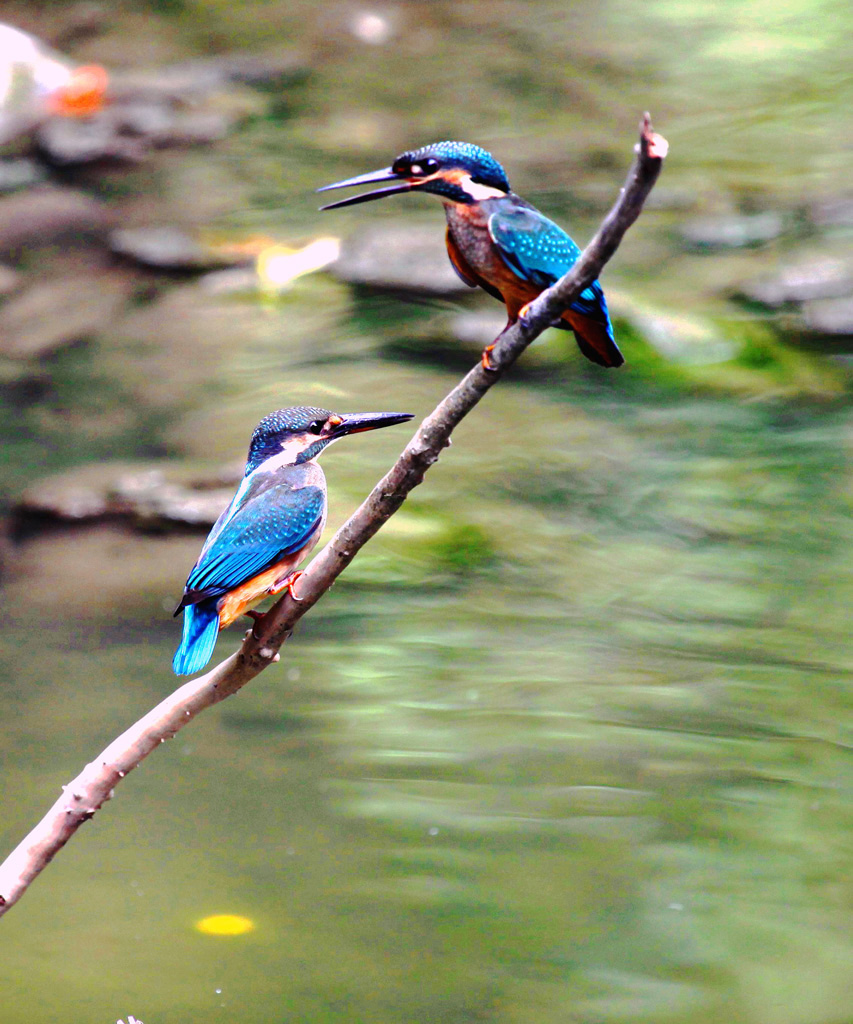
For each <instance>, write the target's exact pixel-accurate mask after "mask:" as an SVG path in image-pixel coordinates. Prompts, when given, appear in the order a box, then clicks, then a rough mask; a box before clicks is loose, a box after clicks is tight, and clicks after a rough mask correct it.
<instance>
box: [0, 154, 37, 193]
mask: <svg viewBox="0 0 853 1024" xmlns="http://www.w3.org/2000/svg"><path fill="white" fill-rule="evenodd" d="M46 177H47V172H46V171H45V169H44V168H43V167H42V166H41V165H40V164H37V163H36V162H35V160H27V159H24V158H22V159H20V160H0V192H14V191H15V190H16V189H19V188H30V186H32V185H38V184H39V183H40V182H42V181H44V180H45V178H46Z"/></svg>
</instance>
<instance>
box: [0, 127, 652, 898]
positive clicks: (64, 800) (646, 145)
mask: <svg viewBox="0 0 853 1024" xmlns="http://www.w3.org/2000/svg"><path fill="white" fill-rule="evenodd" d="M666 150H667V143H666V140H665V139H663V138H662V137H661V136H660V135H657V134H655V133H654V132H653V131H652V126H651V121H650V119H649V115H648V114H646V115H645V116H644V117H643V120H642V122H641V124H640V141H639V143H638V145H637V146H636V156H635V159H634V163H633V165H632V167H631V170H630V171H629V173H628V178H627V180H626V182H625V186H624V188H623V189H622V192H621V194H620V196H619V198H618V200H617V201H616V203H615V205H614V206H613V209H612V210H611V211H610V213H608V215H607V216H606V217H605V219H604V222H603V223H602V225H601V227H600V228H599V229H598V232H597V233H596V235H595V237H594V238H593V239H592V241H591V242H590V243H589V245H588V246H587V247H586V249H584V251H583V253H582V254H581V256H580V257H579V259H578V261H577V262H576V263H575V265H574V266H573V267H572V269H571V270H570V271H569V272H568V273H567V274H565V275H564V276H563V277H561V278H560V280H559V281H557V283H556V284H555V285H553V286H552V287H551V288H549V289H547V291H544V292H543V293H542V294H541V295H540V296H539V297H538V298H537V299H536V300H535V302H533V304H532V305H531V307H530V310H529V312H528V314H527V316H526V317H525V319H524V322H523V323H522V322H520V321H519V322H518V323H516V324H514V325H513V326H512V327H510V328H509V329H508V330H506V331H505V332H504V333H503V334H502V335H501V337H500V340H499V341H498V343H497V344H496V346H495V348H494V349H493V351H492V352H491V356H490V358H491V361H492V364H493V366H494V367H495V369H494V370H486V369H484V368H483V366H482V365H480V364H479V363H478V364H477V366H476V367H475V368H474V369H473V370H471V371H470V373H468V375H467V376H466V377H464V378H463V380H462V381H461V382H460V383H459V384H457V385H456V387H455V388H454V389H453V390H452V391H451V392H450V394H449V395H447V397H446V398H444V399H443V400H442V401H441V402H440V403H439V405H438V406H437V407H436V408H435V409H434V410H433V412H432V413H430V415H429V416H427V418H426V419H425V420H424V421H423V423H421V425H420V427H418V430H417V432H416V433H415V436H414V437H413V438H412V440H411V441H410V442H409V443H408V445H406V448H405V450H404V451H403V453H402V455H401V456H400V458H399V459H398V460H397V462H396V463H395V464H394V466H393V467H392V468H391V470H390V472H389V473H388V474H387V475H386V476H385V477H384V478H383V479H382V480H380V481H379V483H378V484H377V485H376V486H375V487H374V488H373V490H372V491H371V493H370V494H369V495H368V497H367V499H366V500H365V501H364V503H363V504H362V505H361V507H360V508H358V509H357V511H356V512H354V513H353V515H352V516H350V518H349V519H348V520H347V521H346V522H345V523H344V525H343V526H342V527H341V528H340V529H339V530H338V532H337V533H336V534H335V535H334V537H333V538H332V539H331V540H330V541H329V543H328V544H327V545H326V546H325V547H324V548H323V550H322V551H321V552H320V553H319V554H318V555H317V556H316V557H315V558H314V559H313V561H312V562H311V564H310V565H309V566H308V568H307V569H306V570H305V572H304V574H303V575H302V576H301V578H300V580H299V584H298V587H297V589H298V591H299V595H300V596H299V600H298V601H296V600H294V599H293V597H291V596H290V594H288V593H287V592H285V594H284V595H283V596H282V597H281V599H280V600H279V601H278V602H277V603H276V604H275V605H274V606H273V608H272V609H271V610H270V611H269V612H268V613H267V615H265V616H264V618H263V619H261V620H260V621H259V623H258V625H257V626H256V629H259V630H260V633H259V635H257V636H256V635H255V634H254V633H252V632H249V633H247V635H246V639H245V640H244V642H243V645H242V647H241V649H240V650H239V651H238V652H237V653H236V654H232V655H231V657H229V658H227V659H226V660H225V661H223V662H222V663H221V664H220V665H217V666H216V668H214V669H212V670H211V671H210V672H207V673H206V674H205V675H203V676H199V677H198V678H197V679H193V680H191V681H190V682H188V683H185V684H184V685H183V686H181V687H180V688H179V689H178V690H176V691H175V692H174V693H173V694H171V696H169V697H167V698H166V699H165V700H164V701H161V703H160V704H158V705H157V707H155V708H153V709H152V710H151V711H149V712H148V714H147V715H145V717H144V718H141V719H140V720H139V721H138V722H136V723H135V724H134V725H132V726H131V727H130V728H129V729H128V730H127V731H126V732H124V733H122V735H121V736H119V737H118V739H116V740H113V742H112V743H111V744H110V745H109V746H108V747H107V748H106V749H105V750H104V751H103V752H102V753H101V754H100V755H99V756H98V757H97V758H96V759H95V760H94V761H92V762H91V763H90V764H88V765H87V766H86V767H85V768H84V769H83V771H82V772H81V773H80V774H79V775H78V776H77V778H76V779H74V780H73V781H72V782H71V783H69V784H68V785H67V786H64V787H63V792H62V795H61V796H60V797H59V799H58V800H57V801H56V803H55V804H54V805H53V807H51V808H50V810H49V811H48V812H47V814H46V815H45V816H44V818H42V820H41V821H40V822H39V823H38V825H36V827H35V828H34V829H33V830H32V831H31V832H30V834H29V835H28V836H27V837H26V838H25V839H24V840H23V841H22V842H21V843H20V844H19V845H18V847H17V848H16V849H15V850H13V852H12V853H11V854H10V855H9V857H8V858H7V859H6V860H5V861H4V863H3V864H0V915H2V914H3V913H4V912H5V911H6V910H8V909H9V908H10V907H11V906H12V905H13V904H14V903H16V902H17V901H18V900H19V899H20V898H21V896H22V895H23V894H24V892H25V891H26V890H27V888H28V886H29V885H30V883H31V882H32V881H33V879H34V878H35V877H36V876H37V875H38V874H39V873H40V872H41V871H42V869H43V868H44V867H45V866H46V865H47V864H48V863H50V861H51V859H52V858H53V856H54V855H55V854H56V853H57V852H58V851H59V850H60V849H61V848H62V847H63V846H64V845H65V843H67V842H68V840H69V839H70V838H71V836H72V835H74V833H75V832H76V831H77V829H78V828H79V827H80V825H82V823H83V822H84V821H88V819H89V818H91V817H92V816H93V815H94V813H95V812H96V811H97V810H98V809H99V808H100V807H101V805H102V804H103V803H104V802H105V801H106V800H108V799H109V798H110V797H111V796H112V792H113V789H114V787H115V786H116V785H117V784H118V783H119V782H120V781H121V779H123V778H124V776H125V775H127V773H128V772H129V771H131V770H132V769H134V768H135V767H136V766H137V765H138V764H139V763H140V761H142V759H143V758H144V757H146V756H147V755H148V754H150V753H151V751H152V750H154V749H155V748H156V747H157V746H159V744H160V743H162V742H163V741H164V740H167V739H171V738H172V737H173V736H174V735H175V733H177V731H178V730H179V729H181V728H182V727H183V726H184V725H186V724H187V722H189V721H191V720H192V719H193V718H194V717H195V716H196V715H197V714H198V713H199V712H200V711H203V710H204V709H205V708H208V707H210V706H211V705H213V704H216V703H218V702H219V701H221V700H224V699H225V698H226V697H229V696H230V695H231V694H232V693H236V691H237V690H239V689H240V688H241V687H242V686H245V684H246V683H248V682H249V681H250V680H251V679H253V678H254V677H255V676H256V675H258V673H259V672H262V671H263V670H264V669H265V668H266V667H267V666H268V665H269V664H271V663H272V662H274V661H277V660H278V657H279V655H278V650H279V648H280V647H281V645H282V643H284V641H285V640H286V639H287V638H288V637H289V636H290V634H291V633H292V631H293V627H294V625H295V624H296V623H297V622H298V621H299V619H301V618H302V616H303V615H304V614H305V613H306V612H307V611H308V610H309V609H310V608H312V607H313V606H314V605H315V604H316V603H317V601H319V600H320V598H321V597H322V596H323V594H325V593H326V591H327V590H328V589H329V587H331V585H332V584H333V583H334V581H335V580H336V579H337V577H338V576H339V575H340V574H341V573H342V572H343V570H344V569H345V568H346V567H347V566H348V565H349V563H350V562H351V561H352V560H353V558H355V556H356V554H357V553H358V551H359V549H360V548H361V547H362V546H363V545H364V544H366V543H367V541H369V540H370V538H371V537H372V536H373V535H374V534H375V533H376V532H377V530H379V529H380V528H381V526H382V524H383V523H384V522H385V521H386V520H387V519H389V518H390V517H391V516H392V515H393V514H394V513H395V512H396V511H397V509H398V508H399V507H400V506H401V505H402V504H403V502H404V501H405V500H406V496H407V495H408V494H409V492H410V491H411V490H412V488H414V487H417V485H418V484H419V483H420V482H421V481H422V480H423V478H424V474H425V473H426V472H427V470H428V469H429V468H430V466H431V465H432V464H433V463H434V462H436V461H437V460H438V457H439V455H440V454H441V451H442V449H443V448H445V447H447V445H448V444H449V443H450V435H451V433H452V432H453V429H454V427H455V426H456V425H457V423H459V421H460V420H461V419H462V418H463V417H464V416H466V415H467V414H468V413H469V412H470V411H471V410H472V409H473V408H474V406H475V405H477V403H478V402H479V401H480V399H481V398H482V397H483V395H485V394H486V392H487V391H488V390H489V388H491V387H493V386H494V384H495V383H496V382H497V381H498V380H499V379H500V378H501V376H502V374H503V373H504V371H505V370H507V369H508V368H509V367H510V366H512V364H513V363H514V362H515V361H516V359H518V357H519V356H520V355H521V353H522V352H523V351H524V350H525V349H526V348H527V346H528V345H529V344H530V343H531V342H532V341H533V340H534V339H535V338H537V337H538V336H539V335H540V334H541V333H542V332H543V331H544V330H545V329H546V328H547V327H548V326H549V325H550V324H551V323H552V322H553V321H555V320H557V319H558V318H559V316H560V314H561V313H562V312H563V311H564V310H565V309H566V308H567V307H568V306H570V305H571V303H572V302H574V301H575V299H576V298H577V297H578V296H579V295H580V293H581V292H582V291H583V290H584V288H586V287H587V285H589V284H590V283H591V282H592V281H593V280H594V279H595V278H596V277H598V276H599V274H600V273H601V270H602V268H603V267H604V264H605V263H606V262H607V261H608V260H609V259H610V257H611V256H612V255H613V253H614V252H615V251H616V249H617V247H618V245H619V243H620V242H621V241H622V237H623V236H624V234H625V232H626V231H627V230H628V228H629V227H630V226H631V225H632V224H633V223H634V221H635V220H636V219H637V217H638V216H639V214H640V211H641V210H642V208H643V203H644V202H645V199H646V197H647V196H648V194H649V192H650V191H651V189H652V187H653V186H654V183H655V181H656V180H657V177H658V175H659V174H660V169H661V165H662V162H663V158H664V157H665V156H666Z"/></svg>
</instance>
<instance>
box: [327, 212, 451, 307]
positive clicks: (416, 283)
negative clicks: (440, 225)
mask: <svg viewBox="0 0 853 1024" xmlns="http://www.w3.org/2000/svg"><path fill="white" fill-rule="evenodd" d="M330 270H331V271H332V273H333V274H335V275H336V276H337V277H339V278H340V279H341V280H342V281H346V282H347V283H349V284H354V285H362V286H365V287H369V288H379V289H383V290H387V291H394V292H410V293H412V294H416V295H440V296H443V297H447V298H450V297H455V296H458V295H469V294H471V289H470V288H469V287H468V286H467V285H466V284H465V283H464V282H463V281H462V280H460V278H459V277H457V276H456V272H455V271H454V270H453V268H452V267H451V265H450V261H449V260H448V258H447V250H446V248H445V245H444V233H443V232H442V231H437V230H436V229H435V228H434V227H432V226H429V227H407V226H396V225H395V226H385V225H382V226H379V227H371V228H367V229H366V230H364V231H360V232H358V233H357V234H356V235H354V236H353V237H352V238H350V239H348V240H347V241H346V242H345V243H344V245H343V249H342V252H341V257H340V259H339V260H338V261H337V263H334V264H332V266H331V267H330Z"/></svg>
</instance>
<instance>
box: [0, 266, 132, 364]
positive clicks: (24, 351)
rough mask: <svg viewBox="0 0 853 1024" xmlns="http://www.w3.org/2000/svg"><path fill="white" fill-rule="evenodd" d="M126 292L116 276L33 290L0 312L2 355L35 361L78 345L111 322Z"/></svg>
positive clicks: (60, 282) (42, 285)
mask: <svg viewBox="0 0 853 1024" xmlns="http://www.w3.org/2000/svg"><path fill="white" fill-rule="evenodd" d="M130 290H131V285H130V282H129V281H127V280H125V279H123V278H119V277H115V276H110V277H101V278H96V279H92V278H89V277H82V278H76V279H75V278H70V279H63V280H57V281H46V282H42V283H39V284H35V285H33V286H32V287H30V288H28V289H27V290H26V291H25V292H23V293H22V294H21V295H18V296H16V297H14V298H12V299H9V300H8V301H7V302H6V303H5V304H4V305H3V306H2V308H0V352H2V354H3V355H5V356H7V357H11V358H13V359H36V358H38V357H40V356H44V355H47V354H49V353H51V352H54V351H56V350H57V349H59V348H62V347H63V346H65V345H71V344H73V343H74V342H76V341H80V340H82V339H84V338H86V337H88V336H89V335H91V334H94V333H96V332H97V331H99V330H102V329H103V328H104V327H106V326H107V325H108V324H109V323H110V321H111V320H113V318H114V317H115V316H116V315H117V314H118V313H119V311H120V310H121V308H122V307H123V306H124V304H125V302H126V300H127V298H128V296H129V295H130Z"/></svg>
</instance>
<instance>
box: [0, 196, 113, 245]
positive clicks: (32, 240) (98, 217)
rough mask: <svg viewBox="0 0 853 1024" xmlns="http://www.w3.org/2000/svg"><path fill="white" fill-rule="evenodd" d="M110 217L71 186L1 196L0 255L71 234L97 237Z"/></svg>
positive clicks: (103, 209) (110, 220)
mask: <svg viewBox="0 0 853 1024" xmlns="http://www.w3.org/2000/svg"><path fill="white" fill-rule="evenodd" d="M113 216H114V215H113V213H112V211H110V210H109V208H108V207H107V206H105V205H104V204H103V203H100V202H98V200H97V199H93V198H92V197H91V196H87V195H85V194H84V193H83V192H77V191H75V190H74V189H70V188H58V187H55V186H53V185H45V186H41V185H40V186H37V187H36V188H34V189H30V190H29V191H27V192H18V193H16V194H14V195H10V196H4V197H3V198H2V199H0V257H2V256H9V255H17V254H18V253H19V252H20V250H22V249H23V248H24V247H28V246H40V245H53V244H55V243H57V242H59V241H61V240H62V239H64V238H67V237H71V236H85V237H100V236H102V235H104V234H106V231H107V229H108V228H109V227H110V226H111V224H112V221H113Z"/></svg>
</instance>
